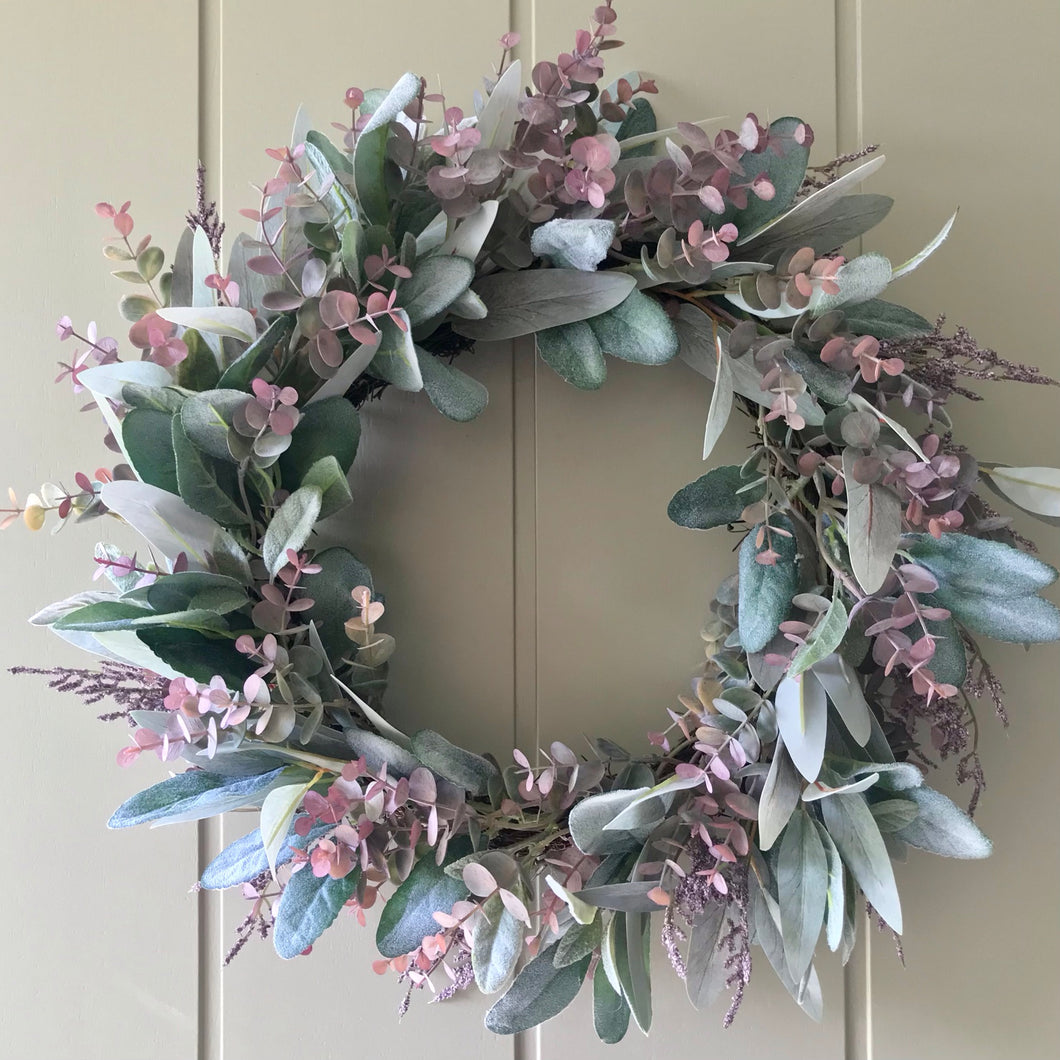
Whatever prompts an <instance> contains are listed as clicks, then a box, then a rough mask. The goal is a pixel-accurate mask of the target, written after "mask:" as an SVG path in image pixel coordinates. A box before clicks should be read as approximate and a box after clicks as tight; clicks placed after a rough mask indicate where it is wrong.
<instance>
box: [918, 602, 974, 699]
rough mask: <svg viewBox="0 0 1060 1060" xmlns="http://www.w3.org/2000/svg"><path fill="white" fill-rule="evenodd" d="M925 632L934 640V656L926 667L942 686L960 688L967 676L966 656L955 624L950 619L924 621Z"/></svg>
mask: <svg viewBox="0 0 1060 1060" xmlns="http://www.w3.org/2000/svg"><path fill="white" fill-rule="evenodd" d="M924 625H925V626H926V627H927V632H928V633H930V634H931V635H932V636H933V637H934V638H935V654H934V655H932V656H931V661H930V662H929V663H928V666H929V667H930V668H931V672H932V673H933V674H934V675H935V678H936V679H937V680H939V681H941V682H942V683H943V684H947V685H954V686H955V687H956V688H960V687H961V685H963V684H964V680H965V678H966V677H967V676H968V655H967V652H966V651H965V650H964V641H963V640H961V632H960V630H959V629H958V628H957V623H956V622H954V621H953V619H952V618H946V619H942V620H941V621H929V620H925V622H924Z"/></svg>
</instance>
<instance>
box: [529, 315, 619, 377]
mask: <svg viewBox="0 0 1060 1060" xmlns="http://www.w3.org/2000/svg"><path fill="white" fill-rule="evenodd" d="M534 341H535V343H536V345H537V352H538V353H539V354H541V359H542V360H543V361H544V362H545V364H547V365H548V366H549V368H551V369H552V370H553V371H554V372H555V373H556V374H557V375H558V376H559V377H560V378H561V379H564V380H566V382H568V383H570V384H571V386H576V387H577V388H578V389H579V390H597V389H598V388H599V387H601V386H603V384H604V380H605V379H606V378H607V364H606V362H605V361H604V354H603V351H602V350H601V349H600V343H599V342H597V340H596V335H595V333H594V332H593V329H592V328H591V327H590V326H589V325H588V323H587V322H586V321H584V320H576V321H574V323H572V324H560V325H558V326H557V327H554V328H544V329H542V330H541V331H539V332H537V333H536V334H535V335H534Z"/></svg>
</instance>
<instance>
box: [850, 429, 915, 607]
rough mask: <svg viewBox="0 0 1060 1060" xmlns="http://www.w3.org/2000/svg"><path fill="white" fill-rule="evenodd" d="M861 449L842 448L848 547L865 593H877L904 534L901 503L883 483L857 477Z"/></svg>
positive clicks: (855, 572)
mask: <svg viewBox="0 0 1060 1060" xmlns="http://www.w3.org/2000/svg"><path fill="white" fill-rule="evenodd" d="M857 458H858V452H857V451H856V450H854V449H852V448H849V447H848V448H846V449H844V450H843V477H844V479H845V480H846V495H847V518H846V537H847V548H848V549H849V550H850V564H851V566H852V567H853V568H854V576H855V577H856V578H857V580H858V584H859V585H860V586H861V588H862V589H864V590H865V592H866V593H874V592H876V590H877V589H879V588H880V586H881V585H883V583H884V581H885V580H886V578H887V575H888V574H889V573H890V571H891V561H892V560H893V559H894V554H895V552H896V551H897V549H898V541H899V539H900V538H901V536H902V502H901V501H900V500H899V499H898V494H897V493H895V492H894V490H892V489H891V488H890V487H889V486H884V485H883V484H882V483H871V484H865V483H863V482H858V481H857V480H856V479H855V478H854V471H853V467H854V461H855V460H856V459H857Z"/></svg>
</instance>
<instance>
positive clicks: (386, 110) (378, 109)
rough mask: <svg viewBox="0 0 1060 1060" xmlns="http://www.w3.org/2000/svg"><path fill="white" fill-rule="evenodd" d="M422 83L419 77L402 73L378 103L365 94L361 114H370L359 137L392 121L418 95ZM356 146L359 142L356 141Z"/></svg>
mask: <svg viewBox="0 0 1060 1060" xmlns="http://www.w3.org/2000/svg"><path fill="white" fill-rule="evenodd" d="M421 87H422V82H421V80H420V78H419V77H417V76H416V75H415V74H412V73H404V74H402V75H401V77H399V78H398V80H397V83H396V84H395V85H394V87H393V88H392V89H390V91H389V92H387V93H386V94H385V95H383V96H382V98H380V99H379V100H378V101H376V100H372V99H370V97H369V93H365V101H364V103H363V104H362V105H361V113H362V114H370V115H371V117H370V118H369V119H368V122H367V124H366V125H365V127H364V129H363V130H362V131H361V136H364V135H365V134H366V133H371V132H374V131H375V130H376V129H379V128H382V127H384V126H386V125H388V124H389V123H390V122H392V121H394V120H395V119H396V118H397V117H398V115H399V114H400V113H401V112H402V111H403V110H404V109H405V108H406V107H407V106H408V105H409V104H410V103H411V102H412V101H413V100H414V99H415V98H416V97H417V96H418V95H419V94H420V89H421ZM357 142H358V144H359V143H360V141H359V140H358V141H357Z"/></svg>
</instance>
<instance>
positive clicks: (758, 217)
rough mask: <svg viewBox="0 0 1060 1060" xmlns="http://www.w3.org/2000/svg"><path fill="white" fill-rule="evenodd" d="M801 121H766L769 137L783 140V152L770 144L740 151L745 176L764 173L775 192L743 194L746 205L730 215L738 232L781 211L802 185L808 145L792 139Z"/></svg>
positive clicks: (765, 222)
mask: <svg viewBox="0 0 1060 1060" xmlns="http://www.w3.org/2000/svg"><path fill="white" fill-rule="evenodd" d="M802 124H803V122H802V120H801V119H800V118H793V117H788V118H778V119H777V120H776V121H774V122H772V123H770V126H769V138H770V140H771V141H777V142H780V141H783V152H784V153H783V154H780V153H779V152H778V150H777V149H775V148H773V147H767V148H766V150H765V151H763V152H761V153H760V154H750V153H748V154H746V155H744V157H743V162H742V164H743V166H744V167H745V172H746V174H747V176H748V178H751V177H755V176H757V175H758V174H759V173H764V174H765V175H766V176H767V177H768V178H769V180H770V181H771V182H772V184H773V187H774V188H775V189H776V194H775V195H773V197H772V198H770V199H769V200H766V199H760V198H758V197H757V196H756V195H748V196H747V206H746V207H745V208H744V209H742V210H738V211H737V213H736V215H735V216H734V217H733V219H732V220H733V223H734V224H735V225H736V227H737V228H738V229H739V230H740V234H741V235H742V234H744V233H745V232H746V233H751V232H754V231H755V230H756V229H758V228H761V227H762V225H764V224H767V223H768V222H769V221H771V220H773V218H774V217H779V216H780V215H781V214H782V213H784V211H785V210H786V209H787V208H788V205H789V204H790V203H791V201H792V199H794V198H795V193H796V192H797V191H798V190H799V188H800V187H801V186H802V179H803V177H804V176H805V175H806V163H807V161H808V159H809V157H810V149H809V146H804V145H803V144H798V143H795V142H794V140H793V139H792V137H793V134H794V133H795V131H796V130H797V129H798V127H799V126H800V125H802Z"/></svg>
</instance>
